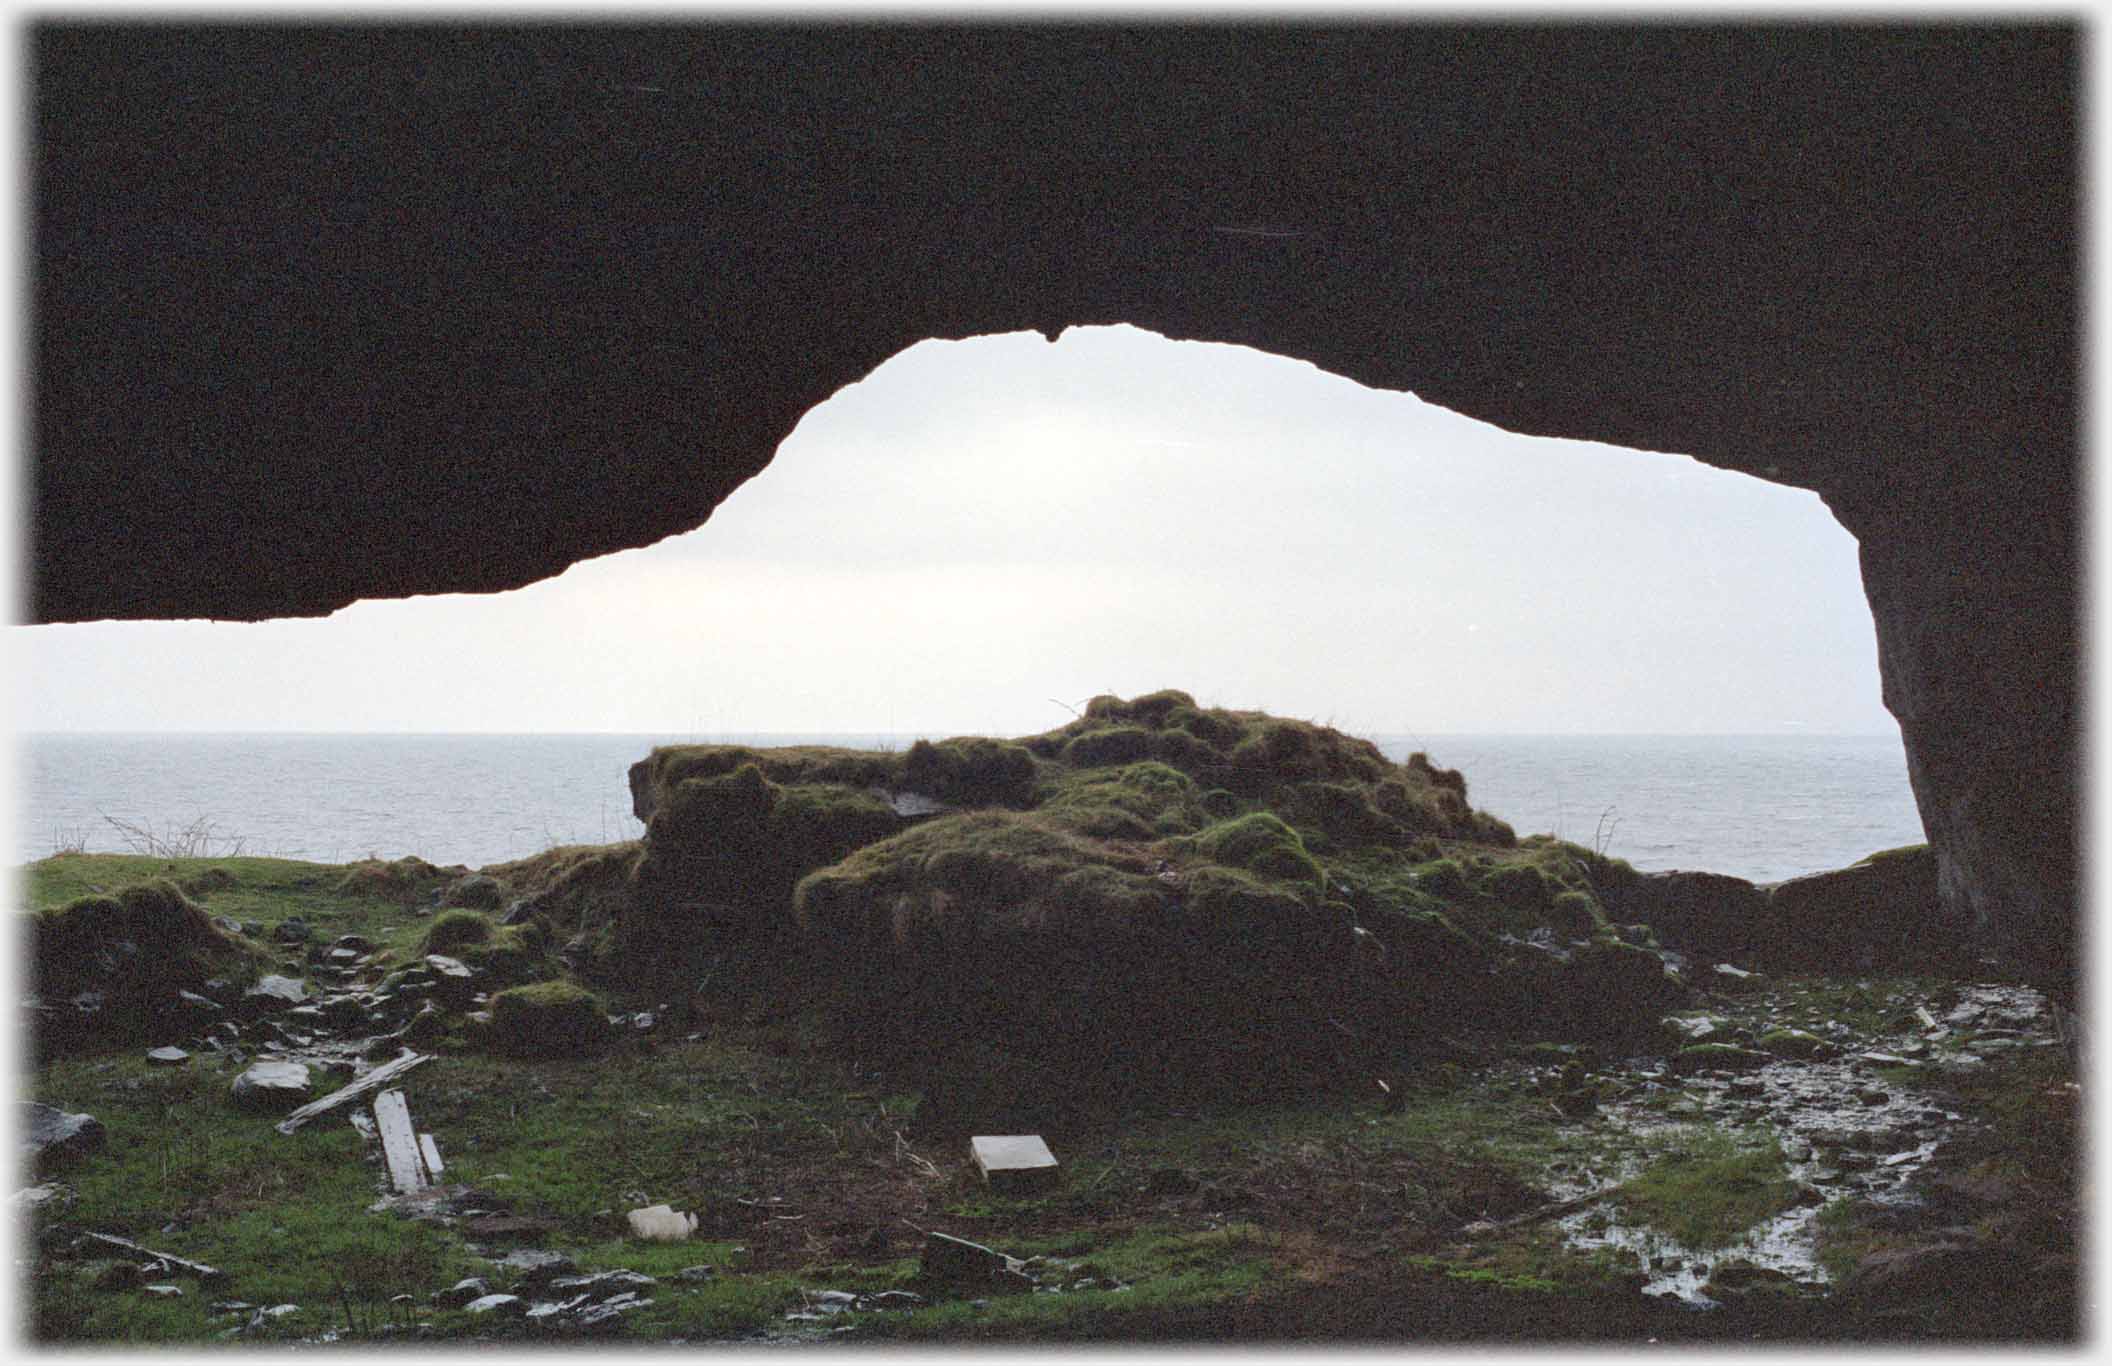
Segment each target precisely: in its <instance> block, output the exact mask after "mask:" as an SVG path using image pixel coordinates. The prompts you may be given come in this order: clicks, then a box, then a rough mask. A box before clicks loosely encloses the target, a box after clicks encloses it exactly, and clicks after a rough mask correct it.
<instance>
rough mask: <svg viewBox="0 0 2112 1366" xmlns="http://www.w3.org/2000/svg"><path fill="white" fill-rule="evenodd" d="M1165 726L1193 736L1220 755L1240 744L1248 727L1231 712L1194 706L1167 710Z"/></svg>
mask: <svg viewBox="0 0 2112 1366" xmlns="http://www.w3.org/2000/svg"><path fill="white" fill-rule="evenodd" d="M1165 726H1166V729H1167V730H1170V731H1179V732H1181V733H1183V734H1186V735H1190V736H1193V737H1194V738H1195V739H1196V740H1198V741H1200V742H1202V744H1203V745H1205V746H1206V747H1208V749H1209V750H1210V751H1211V753H1213V754H1218V755H1222V754H1223V753H1224V752H1225V751H1227V750H1229V749H1231V748H1232V746H1234V745H1236V744H1238V743H1239V741H1240V737H1241V736H1243V735H1245V734H1246V728H1245V727H1244V726H1242V725H1241V724H1240V723H1239V721H1238V720H1236V719H1235V718H1234V717H1233V716H1232V715H1231V714H1230V713H1228V712H1223V711H1215V710H1212V711H1202V710H1198V709H1196V708H1193V707H1175V708H1174V709H1173V710H1172V711H1169V712H1167V713H1166V718H1165Z"/></svg>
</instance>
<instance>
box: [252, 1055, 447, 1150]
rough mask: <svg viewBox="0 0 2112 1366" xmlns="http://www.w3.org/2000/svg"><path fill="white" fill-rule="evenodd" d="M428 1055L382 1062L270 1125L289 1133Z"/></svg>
mask: <svg viewBox="0 0 2112 1366" xmlns="http://www.w3.org/2000/svg"><path fill="white" fill-rule="evenodd" d="M432 1058H433V1055H432V1054H430V1053H410V1052H406V1053H404V1054H403V1055H401V1056H400V1057H398V1058H397V1059H396V1060H395V1061H394V1062H385V1063H383V1064H382V1065H381V1066H379V1067H377V1068H375V1069H374V1070H373V1071H371V1072H369V1073H367V1075H365V1076H363V1077H361V1078H360V1079H359V1080H358V1081H355V1082H353V1083H352V1084H351V1085H349V1086H341V1087H339V1088H338V1089H337V1090H335V1091H332V1092H331V1093H330V1094H329V1095H327V1096H324V1097H323V1098H322V1099H321V1100H312V1101H310V1102H308V1103H307V1104H306V1105H303V1106H302V1107H301V1108H300V1109H298V1110H295V1111H294V1112H293V1113H292V1114H290V1115H288V1116H286V1118H284V1119H282V1120H280V1121H279V1122H278V1123H277V1124H275V1125H273V1126H272V1127H273V1128H275V1129H277V1130H278V1131H279V1132H280V1133H282V1134H290V1133H293V1132H295V1131H296V1130H298V1129H299V1128H300V1127H301V1126H302V1125H303V1124H306V1123H307V1122H308V1121H309V1120H311V1119H314V1118H315V1117H316V1116H317V1115H326V1114H328V1113H330V1112H331V1111H332V1110H335V1109H336V1108H337V1107H339V1106H340V1105H343V1104H345V1103H347V1102H348V1101H353V1100H357V1099H359V1097H361V1096H363V1095H365V1094H367V1092H369V1091H377V1090H380V1089H381V1088H382V1087H383V1086H386V1085H388V1084H389V1083H390V1082H392V1081H394V1080H396V1078H398V1077H400V1076H402V1075H403V1074H404V1073H406V1072H408V1071H410V1070H411V1069H412V1068H413V1067H416V1066H418V1065H419V1064H420V1063H426V1062H431V1061H432Z"/></svg>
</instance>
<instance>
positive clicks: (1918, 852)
mask: <svg viewBox="0 0 2112 1366" xmlns="http://www.w3.org/2000/svg"><path fill="white" fill-rule="evenodd" d="M1928 852H1929V846H1928V845H1927V844H1903V845H1901V846H1900V847H1899V848H1897V849H1880V850H1878V851H1877V852H1876V853H1874V854H1871V855H1868V856H1867V857H1864V858H1861V859H1858V860H1856V863H1857V864H1858V865H1860V864H1868V863H1884V862H1887V861H1889V860H1892V859H1913V858H1922V857H1925V856H1926V855H1927V854H1928Z"/></svg>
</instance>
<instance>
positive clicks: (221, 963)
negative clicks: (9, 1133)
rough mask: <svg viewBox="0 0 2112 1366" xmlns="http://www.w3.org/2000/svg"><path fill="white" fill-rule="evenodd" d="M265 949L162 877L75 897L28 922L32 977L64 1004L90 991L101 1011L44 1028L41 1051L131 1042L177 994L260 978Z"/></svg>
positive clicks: (66, 1018)
mask: <svg viewBox="0 0 2112 1366" xmlns="http://www.w3.org/2000/svg"><path fill="white" fill-rule="evenodd" d="M266 961H267V959H266V957H265V953H264V950H263V949H261V948H259V947H257V946H254V945H251V944H249V943H247V942H245V941H243V940H240V939H237V938H233V937H231V936H229V935H226V934H223V933H221V931H220V930H219V929H218V928H217V927H216V926H215V925H214V924H213V923H212V920H211V918H210V917H209V916H207V915H206V913H205V911H204V910H203V909H202V908H200V907H199V906H198V905H197V904H196V903H194V902H192V901H191V900H190V898H188V897H186V896H185V895H184V894H183V891H182V889H181V888H179V887H178V886H177V885H176V884H175V883H174V882H171V881H169V880H167V879H165V878H157V879H155V880H152V881H149V882H140V883H133V884H131V885H129V886H125V887H121V888H119V889H118V890H117V892H116V893H115V894H114V895H110V896H85V897H77V898H75V899H74V900H72V901H69V902H67V903H66V904H64V905H62V906H58V907H55V908H52V909H48V910H44V911H39V912H37V913H36V914H35V915H33V916H32V917H31V919H30V971H31V974H32V978H33V982H34V986H35V989H36V991H37V992H38V994H39V995H41V996H44V997H47V998H53V999H62V998H65V997H69V996H72V995H73V994H75V993H76V992H79V991H83V990H92V991H95V992H97V993H99V994H100V995H101V996H102V998H103V1004H102V1007H101V1009H100V1010H98V1011H97V1012H95V1013H94V1014H93V1015H92V1016H88V1017H82V1016H78V1015H76V1014H75V1013H74V1012H72V1011H67V1012H64V1013H62V1014H60V1015H58V1016H57V1017H55V1022H56V1026H57V1027H56V1028H55V1029H54V1030H46V1031H40V1032H39V1034H38V1037H37V1039H36V1045H37V1048H38V1050H39V1051H40V1052H42V1053H47V1054H49V1053H56V1052H65V1051H69V1050H71V1049H73V1048H75V1047H77V1046H80V1045H82V1044H84V1043H96V1042H102V1041H115V1040H119V1039H134V1038H138V1037H141V1036H142V1035H143V1034H145V1033H146V1032H148V1031H150V1030H151V1029H153V1028H154V1027H156V1025H157V1022H158V1021H159V1020H160V1019H161V1017H162V1016H163V1014H164V1013H165V1012H167V1011H168V1010H169V1009H171V1008H172V1007H173V1005H174V998H175V995H176V993H177V992H178V991H198V990H199V989H200V988H201V987H202V986H203V985H204V983H205V982H206V981H207V980H208V979H209V978H212V977H215V976H220V977H227V978H231V979H234V980H236V981H249V980H252V979H254V978H255V977H256V976H257V974H258V973H259V972H260V971H261V970H262V968H263V966H264V964H265V962H266Z"/></svg>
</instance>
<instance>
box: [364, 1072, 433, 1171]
mask: <svg viewBox="0 0 2112 1366" xmlns="http://www.w3.org/2000/svg"><path fill="white" fill-rule="evenodd" d="M374 1123H375V1124H376V1125H377V1126H378V1127H379V1128H380V1129H381V1156H382V1160H383V1161H385V1162H386V1163H387V1164H388V1167H389V1184H390V1185H392V1186H394V1187H395V1188H396V1192H397V1194H399V1195H412V1194H415V1193H417V1192H418V1191H421V1190H424V1189H425V1162H424V1160H423V1159H421V1158H420V1157H419V1156H418V1135H417V1133H416V1131H414V1130H413V1129H412V1128H411V1106H410V1102H409V1101H407V1100H405V1099H404V1098H403V1092H401V1091H384V1092H382V1093H381V1094H380V1095H378V1096H376V1097H374Z"/></svg>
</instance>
